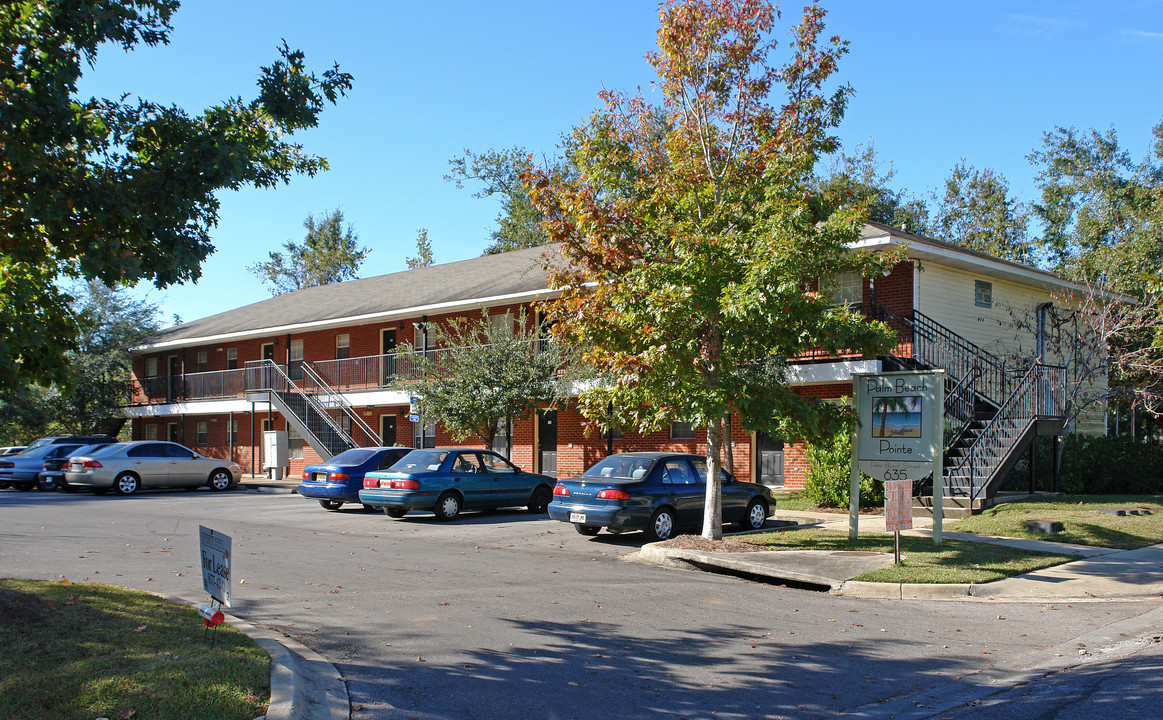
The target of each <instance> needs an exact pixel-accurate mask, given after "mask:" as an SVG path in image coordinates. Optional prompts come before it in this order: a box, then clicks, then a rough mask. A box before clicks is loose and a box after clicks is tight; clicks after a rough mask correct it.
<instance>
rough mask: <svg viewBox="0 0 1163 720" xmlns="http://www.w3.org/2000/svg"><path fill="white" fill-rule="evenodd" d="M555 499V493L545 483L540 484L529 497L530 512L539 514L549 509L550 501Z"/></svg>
mask: <svg viewBox="0 0 1163 720" xmlns="http://www.w3.org/2000/svg"><path fill="white" fill-rule="evenodd" d="M552 501H553V493H552V492H550V490H549V488H547V487H545V486H544V485H541V486H538V487H537V489H535V490H534V491H533V495H531V496H530V497H529V512H531V513H533V514H534V515H539V514H541V513H543V512H546V511H547V508H548V507H549V503H551V502H552Z"/></svg>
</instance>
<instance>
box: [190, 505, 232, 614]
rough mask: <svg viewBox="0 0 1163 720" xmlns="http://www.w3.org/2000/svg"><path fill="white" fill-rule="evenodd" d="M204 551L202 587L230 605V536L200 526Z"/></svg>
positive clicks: (200, 539) (219, 600)
mask: <svg viewBox="0 0 1163 720" xmlns="http://www.w3.org/2000/svg"><path fill="white" fill-rule="evenodd" d="M198 540H199V546H200V549H201V553H202V588H203V589H205V591H206V592H207V593H208V594H209V595H210V597H212V598H214V599H215V600H217V601H218V602H220V603H222V604H223V605H225V606H226V607H230V536H229V535H223V534H222V533H220V532H215V531H213V530H211V529H210V528H208V527H203V526H201V525H199V526H198Z"/></svg>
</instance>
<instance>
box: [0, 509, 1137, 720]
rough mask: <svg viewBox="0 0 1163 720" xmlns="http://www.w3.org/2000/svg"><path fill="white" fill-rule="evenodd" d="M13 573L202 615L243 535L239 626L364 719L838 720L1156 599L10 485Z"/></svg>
mask: <svg viewBox="0 0 1163 720" xmlns="http://www.w3.org/2000/svg"><path fill="white" fill-rule="evenodd" d="M0 516H2V517H3V518H4V522H3V523H0V575H2V576H15V577H29V578H67V579H69V580H70V581H73V582H83V581H95V582H108V583H116V584H120V585H126V586H129V587H136V588H142V589H146V590H151V591H154V592H158V593H162V594H166V595H173V596H180V597H183V598H186V599H189V600H191V601H195V600H196V601H199V602H200V601H202V600H204V599H205V598H204V595H203V594H202V589H201V575H200V572H199V567H198V549H197V543H198V537H197V531H198V526H199V525H205V526H207V527H211V528H213V529H214V530H216V531H219V532H222V533H225V534H227V535H230V536H231V537H232V539H233V552H234V557H233V578H234V592H233V599H234V602H233V608H232V611H233V612H234V613H235V614H237V615H239V616H241V617H243V618H246V619H248V620H250V621H251V622H254V623H258V624H260V625H263V626H266V627H268V628H272V629H274V630H276V631H280V632H283V633H286V634H287V635H289V636H291V637H293V638H296V639H298V640H299V641H301V642H303V643H304V644H306V645H307V646H309V647H311V648H312V649H314V650H316V651H317V652H319V653H321V654H322V655H324V656H325V657H326V658H327V659H329V660H330V661H331V662H333V663H334V664H335V665H336V666H337V667H338V668H339V669H340V671H341V672H342V673H343V675H344V676H345V678H346V679H347V682H348V687H349V692H350V695H351V700H352V707H353V712H352V717H353V718H359V719H363V718H450V719H451V718H512V717H514V716H518V715H522V714H523V715H526V716H528V717H546V718H574V717H577V718H581V717H597V716H602V715H606V714H611V713H616V714H617V715H618V716H620V717H635V718H638V717H641V718H651V717H660V718H661V717H711V716H712V713H713V714H714V716H715V717H719V718H724V717H726V718H732V717H736V718H755V717H796V718H815V717H830V716H833V715H835V714H837V713H843V712H852V711H854V710H856V709H858V708H861V707H863V706H865V705H869V704H871V703H876V702H879V701H881V700H884V699H887V698H893V697H902V696H910V695H912V694H913V693H917V692H920V691H923V690H930V691H931V690H933V689H935V688H954V689H956V687H957V686H958V684H959V683H962V682H964V679H965V678H977V679H978V680H979V681H980V680H981V679H984V678H996V679H999V680H1000V681H1003V682H1004V681H1005V678H1007V677H1010V676H1013V674H1015V673H1019V672H1022V671H1023V670H1026V669H1029V668H1032V667H1035V666H1038V665H1039V664H1041V663H1043V662H1045V661H1046V660H1047V659H1049V658H1052V657H1054V655H1055V654H1056V653H1060V652H1061V647H1063V646H1064V644H1068V643H1069V642H1070V641H1071V640H1073V639H1075V638H1077V637H1078V636H1080V635H1083V634H1085V633H1086V632H1087V631H1089V630H1093V629H1096V628H1102V627H1104V626H1107V625H1109V624H1111V623H1113V622H1117V621H1122V620H1131V621H1132V622H1133V620H1134V619H1135V618H1136V617H1138V616H1140V615H1141V614H1142V613H1144V612H1146V611H1147V610H1149V609H1150V607H1148V606H1144V605H1142V604H1138V603H1103V604H1075V605H1073V606H1069V605H1040V604H1006V605H1000V604H996V603H992V604H991V603H971V602H967V603H924V602H918V601H881V600H853V599H845V598H841V597H833V596H829V595H826V594H822V593H816V592H809V591H805V590H798V589H790V588H783V587H779V586H773V585H768V584H762V583H756V582H749V581H746V580H741V579H737V578H731V577H722V576H717V575H708V574H703V573H698V572H691V571H682V570H667V569H662V568H658V567H655V566H651V565H644V564H641V563H636V562H633V561H632V559H631V558H632V556H633V553H634V552H635V550H636V549H637V547H638V545H639V544H640V543H641V542H642V541H643V538H642V537H641V535H640V534H638V533H635V534H626V535H622V536H617V537H616V536H612V535H606V534H603V535H600V536H598V537H596V538H586V537H582V536H580V535H578V534H577V533H575V532H574V530H573V529H572V528H571V527H569V526H568V525H566V524H565V523H558V522H554V521H551V520H548V519H546V518H545V516H543V515H538V516H534V515H530V514H528V513H526V512H524V511H517V510H514V511H507V510H502V511H496V512H488V513H466V514H464V515H463V516H462V517H461V518H459V519H458V520H456V521H454V522H451V523H440V522H436V521H435V520H434V519H433V517H432V515H430V514H419V513H417V514H414V515H409V516H407V517H405V518H403V519H400V520H392V519H389V518H387V517H386V516H384V515H383V514H380V513H365V512H362V511H361V510H360V509H358V508H357V507H351V508H347V507H345V508H344V509H343V510H340V511H338V512H326V511H324V510H322V509H321V508H320V507H319V506H318V504H317V503H315V502H313V501H310V500H307V499H304V498H301V497H298V496H295V495H289V494H271V493H259V492H254V491H238V492H228V493H224V494H216V493H212V492H210V491H208V490H200V491H196V492H185V491H156V492H152V491H151V492H144V493H143V494H141V495H139V496H135V497H129V498H122V497H115V496H103V497H95V496H92V495H89V494H85V493H78V494H70V495H66V494H61V493H18V492H15V491H11V490H5V491H0Z"/></svg>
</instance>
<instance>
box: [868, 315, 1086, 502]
mask: <svg viewBox="0 0 1163 720" xmlns="http://www.w3.org/2000/svg"><path fill="white" fill-rule="evenodd" d="M870 310H871V311H870V312H867V314H868V315H869V316H870V317H873V318H874V319H877V320H881V321H883V322H885V323H887V324H888V325H889V327H891V328H892V329H893V330H895V331H896V333H897V337H898V338H899V339H900V344H899V345H898V346H897V350H896V352H894V353H892V354H891V355H890V356H889V358H888V359H889V363H890V364H892V365H895V366H897V367H898V368H899V369H909V370H922V369H938V368H939V369H944V370H945V372H946V381H945V409H944V410H945V448H944V450H945V466H944V485H943V488H944V494H945V496H946V497H950V498H953V499H954V500H955V501H956V500H957V499H958V498H961V499H963V500H964V501H965V502H967V506H971V505H972V504H973V503H974V502H975V501H978V500H980V499H985V498H989V497H992V496H993V495H994V494H995V493H996V492H997V490H998V488H999V487H1000V486H1001V483H1002V481H1003V480H1004V479H1005V477H1006V476H1007V475H1008V474H1009V473H1010V471H1012V470H1013V468H1014V465H1015V464H1016V463H1017V461H1018V459H1019V458H1020V457H1021V454H1022V453H1023V452H1024V451H1025V450H1026V449H1027V448H1029V447H1030V445H1031V444H1032V443H1033V441H1034V438H1035V437H1036V436H1038V435H1046V434H1056V433H1058V432H1060V431H1061V430H1062V427H1063V426H1064V424H1065V401H1066V368H1064V367H1061V366H1057V365H1046V364H1044V363H1042V362H1040V361H1038V360H1037V359H1034V358H1032V359H1031V360H1030V361H1029V362H1028V363H1026V364H1025V366H1024V367H1014V366H1013V365H1012V364H1011V365H1010V366H1008V367H1007V365H1006V363H1005V361H1003V360H1002V359H1001V358H998V357H997V356H995V355H993V354H992V353H990V352H988V351H987V350H985V349H983V348H981V347H979V346H978V345H975V344H974V343H972V342H970V341H968V340H966V339H965V338H963V337H961V336H960V335H958V334H957V333H955V332H953V331H952V330H950V329H948V328H946V327H945V326H943V325H941V324H940V323H938V322H936V321H935V320H933V319H932V318H929V317H927V316H926V315H924V314H923V313H920V312H917V311H913V313H912V315H911V317H910V316H905V315H902V314H900V313H897V312H895V311H893V310H891V309H889V308H885V307H883V306H882V307H877V308H874V309H870ZM931 483H932V479H931V478H930V479H929V480H928V481H926V483H925V484H926V485H927V486H928V487H929V488H930V489H929V493H930V494H931V492H932V490H931V487H932V486H931ZM922 494H924V491H923V488H922Z"/></svg>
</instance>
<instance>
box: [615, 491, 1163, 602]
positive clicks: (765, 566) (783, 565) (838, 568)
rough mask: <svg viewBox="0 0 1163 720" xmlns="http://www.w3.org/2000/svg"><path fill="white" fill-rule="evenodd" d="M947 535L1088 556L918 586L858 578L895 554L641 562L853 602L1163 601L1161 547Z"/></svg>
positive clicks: (808, 519) (871, 518)
mask: <svg viewBox="0 0 1163 720" xmlns="http://www.w3.org/2000/svg"><path fill="white" fill-rule="evenodd" d="M772 519H773V520H791V521H794V522H796V523H798V524H799V526H800V527H821V528H827V529H830V530H837V531H841V532H847V531H848V516H847V515H841V514H835V515H833V514H829V513H811V512H796V511H788V510H780V511H777V512H776V514H775V515H774V516H773V517H772ZM914 522H915V523H916V524H917V525H918V526H921V527H917V528H915V529H913V530H906V531H905V532H904V533H902V534H904V535H912V536H919V537H931V536H932V528H931V526H932V522H931V521H928V520H921V519H919V518H918V519H916V520H915V521H914ZM857 527H858V529H859V530H860V531H861V532H884V518H883V516H877V515H861V516H860V517H859V520H858V524H857ZM790 532H794V531H790ZM943 536H944V537H946V538H949V539H954V540H965V541H969V542H985V543H994V544H999V545H1008V546H1011V547H1018V548H1022V549H1025V550H1042V551H1045V552H1054V553H1059V554H1068V555H1077V556H1079V557H1080V558H1082V559H1079V560H1075V561H1073V562H1068V563H1065V564H1063V565H1058V566H1055V567H1051V568H1045V569H1042V570H1035V571H1033V572H1029V573H1026V574H1024V575H1019V576H1017V577H1012V578H1005V579H1003V580H995V581H993V582H988V583H981V584H972V583H960V584H928V583H926V584H920V583H874V582H859V581H855V580H853V579H852V578H854V577H857V576H858V575H861V574H863V573H865V572H869V571H871V570H875V569H878V568H882V567H888V566H890V565H892V556H891V555H889V554H886V553H876V552H864V551H821V550H775V551H769V552H744V553H715V552H705V551H699V550H680V549H672V548H664V547H659V546H658V545H657V544H650V545H646V546H644V547H643V548H642V550H641V551H639V553H638V557H639V559H640V560H642V561H644V562H652V563H656V564H659V565H664V566H671V567H688V568H689V567H695V568H698V569H702V570H711V571H716V570H718V571H728V572H735V573H742V574H747V575H754V576H757V577H765V578H771V579H773V580H784V581H787V582H790V583H798V584H803V585H807V586H816V587H819V588H821V589H824V588H827V589H828V590H829V592H832V593H833V594H836V595H845V596H848V597H867V598H890V599H905V600H908V599H925V600H968V599H977V600H995V601H1006V602H1064V601H1095V600H1159V599H1163V545H1152V546H1148V547H1144V548H1139V549H1137V550H1111V549H1109V548H1095V547H1089V546H1084V545H1069V544H1065V543H1058V542H1049V541H1045V540H1026V539H1020V538H1004V537H994V536H991V535H977V534H973V533H959V532H955V531H947V530H946V531H944V532H943Z"/></svg>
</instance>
